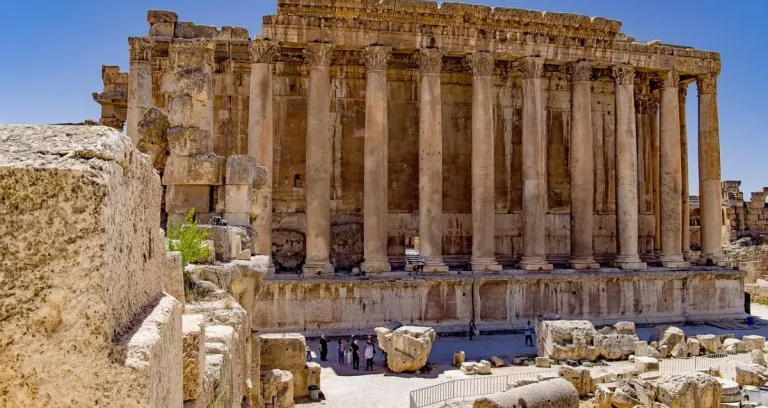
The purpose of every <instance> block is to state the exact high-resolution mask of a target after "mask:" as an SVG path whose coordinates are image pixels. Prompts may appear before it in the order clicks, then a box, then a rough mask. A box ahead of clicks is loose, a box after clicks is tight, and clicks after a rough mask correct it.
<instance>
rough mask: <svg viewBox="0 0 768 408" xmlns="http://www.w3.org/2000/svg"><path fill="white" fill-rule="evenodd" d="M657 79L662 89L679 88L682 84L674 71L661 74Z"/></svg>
mask: <svg viewBox="0 0 768 408" xmlns="http://www.w3.org/2000/svg"><path fill="white" fill-rule="evenodd" d="M657 79H658V82H659V87H661V88H677V87H678V85H679V84H680V76H678V75H677V72H675V71H672V70H670V71H663V72H659V74H658V76H657Z"/></svg>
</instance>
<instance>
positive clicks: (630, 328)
mask: <svg viewBox="0 0 768 408" xmlns="http://www.w3.org/2000/svg"><path fill="white" fill-rule="evenodd" d="M613 327H614V329H616V333H617V334H636V333H635V322H618V323H616V324H615V325H613Z"/></svg>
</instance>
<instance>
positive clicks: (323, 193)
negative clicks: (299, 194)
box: [303, 43, 333, 275]
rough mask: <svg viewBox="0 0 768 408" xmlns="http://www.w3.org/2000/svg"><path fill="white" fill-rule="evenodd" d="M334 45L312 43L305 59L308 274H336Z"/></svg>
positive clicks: (305, 267) (305, 269) (306, 268)
mask: <svg viewBox="0 0 768 408" xmlns="http://www.w3.org/2000/svg"><path fill="white" fill-rule="evenodd" d="M332 51H333V46H332V45H330V44H317V43H315V44H309V45H308V46H307V48H306V49H305V51H304V57H305V59H306V62H307V65H308V67H309V94H308V97H307V101H308V102H307V105H308V106H307V239H306V245H307V248H306V252H307V259H306V262H305V264H304V268H303V270H304V273H308V274H313V275H321V274H329V273H333V266H332V265H331V263H330V261H329V256H330V250H331V247H330V241H331V172H332V170H333V161H332V160H333V148H332V147H333V143H332V139H331V127H330V117H331V76H330V65H331V52H332Z"/></svg>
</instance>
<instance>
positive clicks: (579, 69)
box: [568, 61, 592, 82]
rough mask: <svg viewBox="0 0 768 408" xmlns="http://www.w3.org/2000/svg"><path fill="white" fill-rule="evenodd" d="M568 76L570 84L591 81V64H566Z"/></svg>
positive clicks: (585, 62) (583, 62) (581, 62)
mask: <svg viewBox="0 0 768 408" xmlns="http://www.w3.org/2000/svg"><path fill="white" fill-rule="evenodd" d="M568 76H569V78H570V80H571V82H583V81H591V80H592V63H591V62H587V61H579V62H573V63H570V64H568Z"/></svg>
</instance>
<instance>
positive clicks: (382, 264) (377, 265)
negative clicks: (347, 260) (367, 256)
mask: <svg viewBox="0 0 768 408" xmlns="http://www.w3.org/2000/svg"><path fill="white" fill-rule="evenodd" d="M360 270H361V271H363V272H365V273H366V274H374V273H382V272H391V271H392V266H391V265H390V264H389V261H387V260H386V259H380V260H379V259H376V260H365V261H364V262H363V263H362V264H360Z"/></svg>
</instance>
